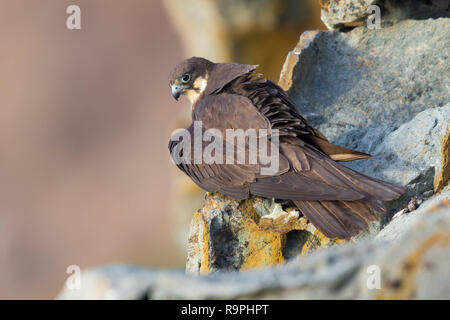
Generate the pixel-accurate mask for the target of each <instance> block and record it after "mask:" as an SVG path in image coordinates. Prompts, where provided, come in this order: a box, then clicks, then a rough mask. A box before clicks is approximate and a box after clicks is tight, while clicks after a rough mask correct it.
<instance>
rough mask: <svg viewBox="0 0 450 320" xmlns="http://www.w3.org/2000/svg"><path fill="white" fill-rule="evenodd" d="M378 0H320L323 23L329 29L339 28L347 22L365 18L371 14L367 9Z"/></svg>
mask: <svg viewBox="0 0 450 320" xmlns="http://www.w3.org/2000/svg"><path fill="white" fill-rule="evenodd" d="M377 2H378V1H377V0H359V1H354V0H320V7H321V8H322V9H321V15H320V18H321V19H322V21H323V23H324V24H325V25H326V26H327V28H328V29H331V30H333V29H337V28H339V27H342V26H343V25H345V24H347V23H352V22H358V21H361V20H365V19H366V18H367V16H369V12H368V10H367V9H369V7H370V6H371V5H373V4H375V3H377Z"/></svg>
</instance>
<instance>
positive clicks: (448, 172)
mask: <svg viewBox="0 0 450 320" xmlns="http://www.w3.org/2000/svg"><path fill="white" fill-rule="evenodd" d="M440 163H441V165H440V166H439V167H438V171H437V172H436V174H435V176H434V190H435V191H436V192H438V191H441V190H442V189H443V188H444V187H445V186H446V185H447V184H448V181H449V179H450V128H447V133H446V134H445V136H444V138H443V139H442V143H441V158H440ZM424 195H425V194H424Z"/></svg>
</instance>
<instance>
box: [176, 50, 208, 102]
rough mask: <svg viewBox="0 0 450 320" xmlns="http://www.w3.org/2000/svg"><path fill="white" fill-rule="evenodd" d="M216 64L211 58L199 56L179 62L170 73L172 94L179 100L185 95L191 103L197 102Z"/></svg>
mask: <svg viewBox="0 0 450 320" xmlns="http://www.w3.org/2000/svg"><path fill="white" fill-rule="evenodd" d="M214 65H215V64H214V63H212V62H211V61H209V60H206V59H203V58H197V57H192V58H189V59H186V60H183V61H181V62H179V63H177V64H176V65H175V66H174V67H173V69H172V71H171V72H170V74H169V85H170V88H171V90H172V96H173V97H174V98H175V99H176V100H178V98H179V97H180V96H181V95H184V96H186V97H187V98H188V99H189V101H191V103H195V102H196V101H197V100H198V98H199V97H200V96H201V95H202V94H203V92H204V91H205V89H206V86H207V84H208V77H209V74H210V72H211V70H212V69H213V67H214Z"/></svg>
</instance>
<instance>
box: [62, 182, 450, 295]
mask: <svg viewBox="0 0 450 320" xmlns="http://www.w3.org/2000/svg"><path fill="white" fill-rule="evenodd" d="M449 199H450V187H446V188H444V190H443V191H442V192H441V193H440V194H439V195H436V196H434V197H433V198H431V199H429V200H427V201H425V202H424V203H423V204H422V205H421V206H420V207H419V208H418V209H417V210H415V211H413V212H411V213H405V214H403V215H400V216H398V217H397V218H395V219H393V220H392V221H391V222H390V223H389V224H388V225H387V226H386V227H385V228H384V229H383V230H382V231H381V232H380V234H378V235H377V236H376V238H375V240H373V241H370V242H369V241H363V242H360V243H356V244H345V245H341V246H337V247H331V248H327V249H321V250H317V251H315V252H312V253H311V254H309V255H307V256H302V257H298V258H297V259H294V260H293V261H292V262H290V263H288V264H286V265H283V266H278V267H273V268H267V269H264V270H257V271H246V272H220V273H213V274H210V275H206V276H196V275H190V274H185V273H184V272H183V271H181V270H174V271H166V270H156V269H147V268H140V267H133V266H125V265H111V266H105V267H100V268H94V269H88V270H85V271H83V272H82V278H81V279H82V280H81V283H82V285H81V288H80V289H79V290H69V289H68V288H66V287H65V288H63V290H62V292H61V293H60V294H59V296H58V298H59V299H111V298H114V299H411V298H412V299H450V271H449V270H450V200H449ZM378 276H379V278H378ZM378 280H379V281H378ZM378 283H379V284H380V286H379V287H378V286H377V285H378Z"/></svg>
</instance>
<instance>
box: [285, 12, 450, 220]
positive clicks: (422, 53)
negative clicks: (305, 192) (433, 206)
mask: <svg viewBox="0 0 450 320" xmlns="http://www.w3.org/2000/svg"><path fill="white" fill-rule="evenodd" d="M449 32H450V19H446V18H440V19H437V20H426V21H422V20H407V21H400V22H399V23H397V24H394V25H392V26H390V27H384V28H382V29H379V30H369V29H367V28H364V27H359V28H356V29H354V30H352V31H349V32H346V33H340V32H336V31H318V32H316V33H314V34H310V33H309V34H306V36H307V37H308V42H307V43H306V42H305V41H304V39H302V38H301V40H300V41H299V45H298V46H299V47H300V49H298V48H297V49H296V51H297V52H299V54H298V60H297V61H298V62H297V63H296V64H295V65H294V66H292V65H293V63H286V64H285V70H284V73H283V74H282V79H280V83H281V82H282V83H290V84H291V85H290V86H289V91H288V92H289V94H290V96H291V97H292V98H293V100H294V101H295V102H296V104H297V106H299V109H300V111H301V112H302V114H303V115H305V116H306V118H307V119H308V120H309V121H310V122H311V124H312V125H314V126H316V127H317V128H318V129H319V130H320V131H321V132H322V133H323V134H325V136H327V137H328V138H329V139H330V140H331V141H333V142H334V143H336V144H339V145H342V146H345V147H349V148H353V149H356V150H359V151H362V152H367V153H370V154H372V155H373V156H374V158H373V159H369V160H360V161H354V162H351V163H348V166H349V167H351V168H353V169H355V170H358V171H361V172H363V173H365V174H368V175H370V176H373V177H376V178H380V179H383V180H387V181H391V182H394V183H398V184H402V185H409V191H408V193H406V194H405V196H404V197H402V198H401V199H400V200H399V201H396V202H392V203H390V204H387V205H388V207H389V209H390V211H391V212H395V211H398V210H400V209H401V208H402V207H405V206H406V204H407V203H408V201H409V200H410V198H411V197H419V196H421V194H422V193H423V192H426V191H429V190H431V189H433V179H434V180H435V181H442V182H441V183H440V182H435V183H434V185H435V187H436V188H437V186H438V185H442V186H445V185H446V183H447V181H448V175H449V169H448V167H449V164H448V163H449V161H448V158H449V157H448V149H449V148H448V147H445V146H447V145H448V143H449V142H448V137H447V138H446V134H447V132H448V123H449V114H450V112H449V108H450V104H448V102H449V101H450V96H449V93H448V92H449V91H448V88H447V83H449V78H448V75H449V72H448V69H449V64H448V57H447V55H448V54H447V53H446V49H445V48H447V47H448V46H450V39H449V38H448V33H449ZM305 43H306V44H307V45H305ZM292 54H293V53H290V54H289V55H288V59H287V61H289V59H292V58H290V56H292ZM442 70H447V71H446V72H442ZM444 168H446V169H444ZM435 172H436V173H438V175H437V176H435ZM439 177H440V178H439Z"/></svg>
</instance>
